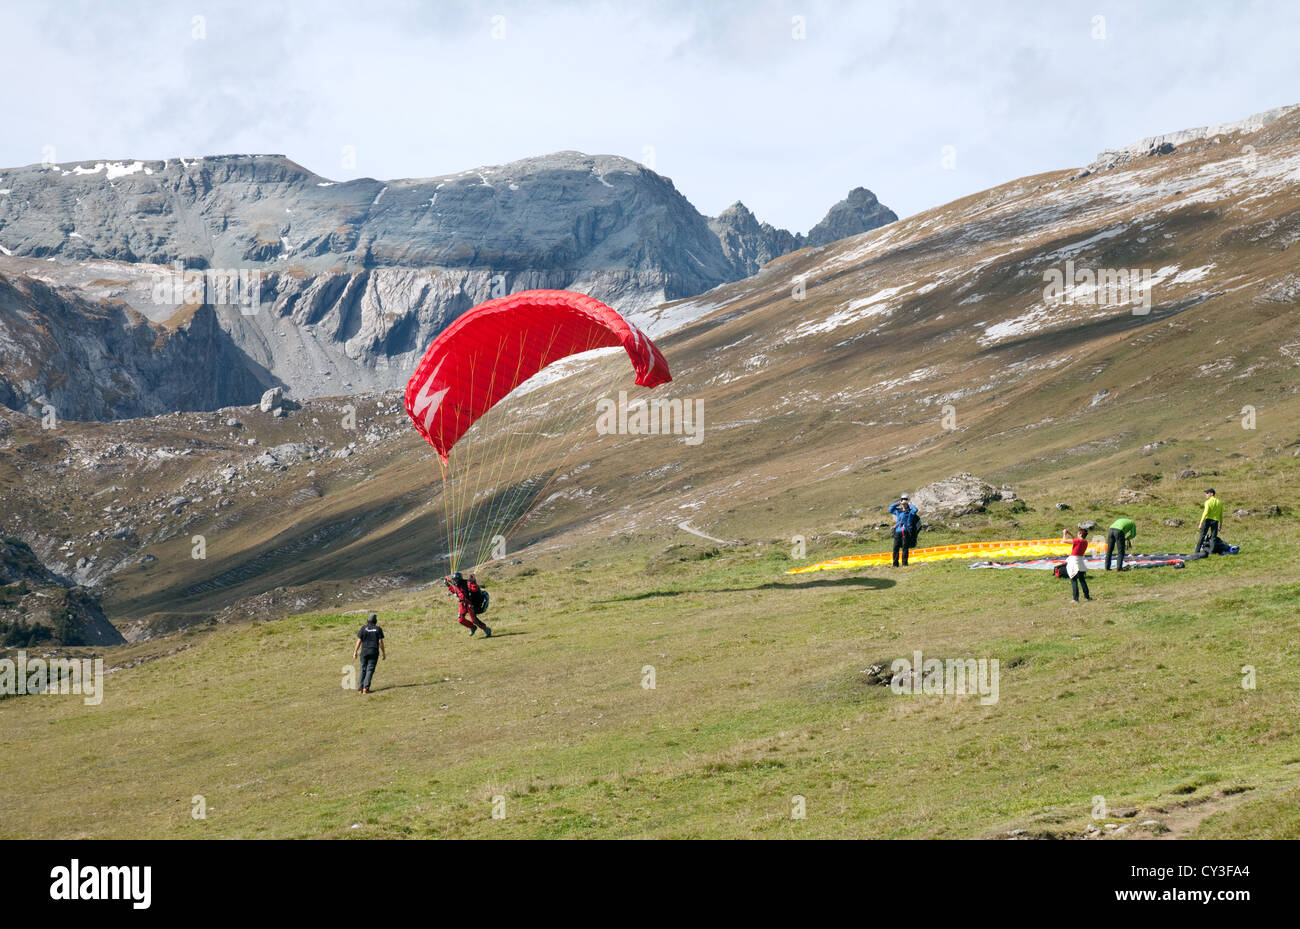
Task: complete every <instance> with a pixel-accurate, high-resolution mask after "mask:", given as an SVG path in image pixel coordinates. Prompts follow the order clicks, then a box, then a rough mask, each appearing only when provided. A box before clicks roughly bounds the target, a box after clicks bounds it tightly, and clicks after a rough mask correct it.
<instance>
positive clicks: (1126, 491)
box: [1115, 487, 1156, 503]
mask: <svg viewBox="0 0 1300 929" xmlns="http://www.w3.org/2000/svg"><path fill="white" fill-rule="evenodd" d="M1155 496H1156V495H1155V494H1149V493H1147V492H1146V491H1143V490H1132V489H1130V488H1128V487H1121V488H1120V491H1119V496H1118V497H1116V498H1115V502H1116V503H1145V502H1146V501H1148V500H1154V499H1155Z"/></svg>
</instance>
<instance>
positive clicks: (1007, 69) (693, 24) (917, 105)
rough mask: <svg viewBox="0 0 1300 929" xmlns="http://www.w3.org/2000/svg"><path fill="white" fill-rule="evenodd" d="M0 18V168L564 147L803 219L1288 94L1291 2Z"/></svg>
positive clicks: (906, 209)
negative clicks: (0, 43) (869, 197)
mask: <svg viewBox="0 0 1300 929" xmlns="http://www.w3.org/2000/svg"><path fill="white" fill-rule="evenodd" d="M1098 17H1101V18H1098ZM0 27H2V28H0V32H3V33H4V35H5V42H4V46H5V56H6V62H5V65H6V67H5V90H6V93H5V95H4V109H3V126H4V128H3V130H0V165H4V166H16V165H24V164H31V163H34V162H39V161H41V160H43V159H44V158H46V157H47V155H50V154H52V155H53V158H54V160H56V161H83V160H88V159H122V158H132V159H134V158H166V157H175V156H186V157H188V156H192V155H201V154H203V155H207V154H226V153H233V152H259V153H269V152H277V153H283V154H286V155H288V156H289V157H290V158H292V159H294V160H295V161H297V162H299V163H301V164H303V165H305V166H306V167H308V168H310V169H311V170H313V171H315V172H317V173H318V174H321V175H324V176H326V177H329V178H332V179H336V180H346V179H349V178H353V177H365V176H369V177H375V178H381V179H391V178H397V177H428V176H432V175H438V174H447V173H454V172H457V171H461V170H464V169H466V168H471V167H475V166H478V165H483V164H499V163H501V162H506V161H511V160H513V159H516V158H522V157H526V156H529V155H537V154H543V153H545V152H550V151H556V150H559V149H578V150H580V151H584V152H589V153H612V154H618V155H624V156H627V157H629V158H633V159H635V160H638V161H645V162H647V163H648V164H649V165H650V166H651V167H653V168H654V169H655V170H657V171H659V172H660V173H662V174H665V175H667V176H668V177H671V178H672V179H673V182H674V183H675V184H676V186H677V188H678V190H680V191H681V192H682V193H683V194H685V195H686V196H687V197H688V198H689V199H690V200H691V201H692V202H693V203H694V204H695V205H696V206H697V207H698V208H699V209H700V210H701V211H703V212H704V213H707V214H710V215H714V214H717V213H718V212H719V211H720V210H722V209H723V208H724V207H725V206H727V205H728V204H729V203H731V202H733V201H735V200H743V201H744V202H745V203H746V204H747V205H748V206H749V207H750V208H751V209H753V210H754V211H755V212H756V213H757V214H758V215H759V217H760V218H761V219H764V220H767V221H770V222H772V223H774V224H776V225H778V226H785V227H787V228H790V229H792V230H794V231H806V230H807V229H808V228H809V227H810V226H811V225H812V224H813V223H815V222H816V221H817V220H818V219H820V218H821V216H822V215H823V214H824V213H825V211H826V209H827V208H828V207H829V206H830V205H831V204H832V203H834V202H835V201H837V200H839V199H840V198H841V197H843V196H844V194H845V193H846V192H847V191H848V190H849V189H850V188H852V187H855V186H859V185H861V186H865V187H868V188H870V189H871V190H873V191H874V192H875V193H876V194H877V196H879V197H880V199H881V201H882V202H884V203H885V204H887V205H889V206H890V207H892V208H893V209H894V210H896V211H897V212H898V213H899V215H901V216H906V215H909V214H911V213H915V212H917V211H919V210H922V209H925V208H926V207H930V206H934V205H936V204H940V203H945V202H947V201H949V200H952V199H955V198H957V197H960V196H964V195H966V194H969V193H973V192H975V191H979V190H983V189H985V188H987V187H991V186H993V185H996V184H999V183H1002V182H1004V181H1007V180H1011V179H1013V178H1016V177H1021V176H1024V175H1028V174H1036V173H1039V172H1043V171H1050V170H1055V169H1059V168H1070V167H1075V166H1078V165H1082V164H1086V163H1088V162H1089V161H1091V160H1092V158H1093V156H1094V155H1095V154H1096V153H1097V152H1098V151H1100V150H1101V149H1103V148H1106V147H1108V146H1117V145H1121V144H1124V143H1128V142H1133V141H1136V140H1138V139H1140V138H1142V137H1144V136H1148V135H1154V134H1157V133H1161V132H1168V131H1172V130H1176V129H1184V128H1189V127H1192V126H1200V125H1206V124H1212V123H1218V122H1226V121H1231V120H1235V119H1239V118H1242V117H1245V116H1247V115H1249V114H1251V113H1254V112H1258V111H1260V110H1265V109H1269V108H1271V107H1274V106H1280V105H1283V104H1288V103H1297V102H1300V67H1298V66H1297V65H1296V60H1297V58H1298V57H1300V56H1297V55H1296V52H1295V43H1296V37H1297V35H1300V3H1294V2H1290V0H1278V2H1255V3H1248V2H1239V3H1227V2H1221V3H1209V2H1195V0H1170V2H1155V0H1152V2H1146V3H1142V2H1133V0H1129V2H1119V0H1089V2H1074V0H1065V2H1051V3H1046V2H1023V3H1012V2H992V0H989V2H977V0H965V2H962V0H958V2H937V0H936V2H914V3H905V2H865V0H863V2H857V3H844V4H839V3H830V2H812V0H809V2H805V0H792V2H786V0H772V2H735V3H730V2H725V0H700V2H697V3H687V2H662V3H656V4H649V3H646V4H634V3H630V2H627V3H625V2H609V3H585V2H569V3H566V2H548V0H531V2H528V3H510V2H496V0H493V2H487V3H471V2H464V3H453V2H445V3H442V2H423V3H420V2H395V0H366V2H355V0H352V2H342V3H334V2H328V0H316V2H302V3H283V2H279V0H257V2H251V3H225V2H209V0H186V2H181V3H162V2H158V3H147V2H128V0H116V2H112V3H107V2H93V0H85V2H70V0H69V2H59V0H53V2H48V0H47V2H45V3H41V4H37V3H33V2H28V0H0ZM948 146H951V149H950V150H948V151H949V154H950V155H951V157H950V158H948V159H947V161H946V163H945V158H944V155H945V151H946V147H948ZM347 151H351V152H354V153H355V165H354V166H353V165H351V164H350V162H348V161H347V160H346V157H347V156H346V152H347Z"/></svg>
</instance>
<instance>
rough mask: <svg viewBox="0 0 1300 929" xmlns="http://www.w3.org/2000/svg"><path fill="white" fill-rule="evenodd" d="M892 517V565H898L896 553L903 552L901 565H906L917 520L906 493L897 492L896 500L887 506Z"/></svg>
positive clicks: (914, 508) (917, 516)
mask: <svg viewBox="0 0 1300 929" xmlns="http://www.w3.org/2000/svg"><path fill="white" fill-rule="evenodd" d="M889 513H890V515H891V516H893V517H894V567H895V568H897V567H898V553H899V552H900V551H901V552H902V553H903V567H907V552H908V550H909V549H910V548H911V547H912V543H913V542H914V541H915V536H914V534H913V533H914V530H915V528H916V527H915V523H916V522H917V521H918V520H919V518H920V517H919V514H918V513H917V510H916V507H914V506H912V504H911V503H910V502H908V498H907V494H899V495H898V502H897V503H895V504H892V505H891V506H890V507H889Z"/></svg>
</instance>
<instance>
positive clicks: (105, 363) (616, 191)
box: [0, 152, 896, 418]
mask: <svg viewBox="0 0 1300 929" xmlns="http://www.w3.org/2000/svg"><path fill="white" fill-rule="evenodd" d="M741 209H742V210H743V207H742V208H741ZM895 218H896V217H895V216H894V214H893V213H892V212H890V211H889V210H888V209H886V208H885V207H883V206H881V205H880V204H879V203H878V202H877V201H876V199H875V197H874V195H872V194H870V192H868V191H865V190H864V189H862V188H857V189H856V190H854V191H853V192H852V193H850V195H849V197H848V198H846V200H844V201H842V202H841V203H840V204H837V205H836V206H835V207H833V208H832V210H831V211H830V212H829V213H828V215H827V217H826V219H825V220H823V221H822V222H821V223H820V224H818V226H817V227H815V228H814V229H813V231H812V232H811V233H810V234H809V236H807V237H804V236H802V235H795V234H792V233H789V232H786V231H785V230H779V229H775V228H773V227H772V226H770V225H768V224H765V223H764V224H759V223H758V222H757V220H755V219H754V218H753V216H752V214H749V212H748V210H743V215H742V214H741V213H726V214H724V215H723V216H721V217H719V218H718V219H716V220H709V219H706V218H705V217H704V216H702V215H700V214H699V212H698V211H696V210H695V208H694V207H693V206H692V205H691V204H690V203H689V201H687V200H686V198H685V197H683V196H682V195H681V194H680V193H679V192H678V191H677V190H676V188H675V187H674V186H673V184H672V181H670V180H669V179H668V178H665V177H662V176H661V175H658V174H656V173H655V172H653V171H651V170H649V169H648V168H646V167H644V166H643V165H640V164H638V163H636V162H633V161H630V160H628V159H625V158H619V157H615V156H609V155H596V156H589V155H584V154H581V153H579V152H557V153H554V154H551V155H546V156H542V157H539V158H530V159H524V160H522V161H518V162H513V163H511V164H506V165H499V166H493V167H484V168H478V169H474V170H470V171H464V172H460V173H458V174H455V175H446V176H443V177H436V178H426V179H400V180H394V181H377V180H372V179H369V178H363V179H358V180H353V181H347V182H342V183H339V182H334V181H329V180H326V179H324V178H322V177H320V176H319V175H316V174H314V173H312V172H311V171H308V170H307V169H305V168H303V167H302V166H300V165H297V164H295V163H294V162H292V161H290V160H289V159H287V158H285V157H284V156H280V155H230V156H217V157H210V158H200V159H195V160H186V159H168V160H166V161H161V162H158V161H130V162H103V161H100V162H91V163H82V164H65V165H33V166H29V167H25V168H17V169H8V170H3V171H0V274H5V275H24V276H28V277H33V278H35V279H37V280H39V281H42V282H44V283H45V284H48V285H50V286H51V287H53V288H55V289H58V288H64V289H70V290H71V291H74V292H75V293H73V294H72V295H70V296H69V297H68V301H67V303H66V304H65V305H64V306H63V307H62V308H61V309H62V312H61V313H57V314H54V315H52V316H51V317H50V318H49V319H48V320H46V321H45V324H44V328H46V329H48V330H49V333H50V336H51V338H53V339H54V340H55V341H58V340H59V334H60V333H62V332H64V331H67V332H68V334H69V338H72V339H76V338H77V336H76V333H75V332H73V330H65V329H64V328H63V327H64V326H66V325H69V324H70V319H71V318H72V317H73V316H75V315H76V313H78V312H80V313H91V314H92V315H94V314H98V315H104V314H105V313H111V311H110V310H107V309H105V308H99V309H97V310H93V311H92V310H90V309H89V308H88V307H87V306H85V305H84V304H83V303H82V302H81V301H82V300H88V301H93V300H97V299H115V300H118V301H120V302H121V303H123V304H125V305H126V306H127V307H129V308H131V309H133V310H134V311H136V312H137V313H139V314H141V315H143V316H145V317H147V318H148V320H149V321H150V322H151V323H153V324H156V325H158V326H162V327H167V326H171V325H173V322H174V320H176V319H177V318H183V319H186V320H188V319H190V318H191V317H192V316H193V310H194V306H193V305H198V306H203V305H207V306H209V307H211V308H213V309H215V310H216V311H217V312H216V316H215V319H216V322H217V324H218V326H219V327H220V329H221V330H222V331H223V332H224V333H225V336H226V338H225V340H224V341H225V342H227V343H229V345H228V346H227V347H233V349H234V351H235V354H238V353H243V354H244V355H246V356H247V357H246V360H245V361H244V362H243V363H240V362H239V360H238V359H237V358H234V357H233V356H232V354H231V353H230V352H229V351H226V352H223V353H221V354H220V355H217V356H214V361H215V362H218V363H219V364H220V365H221V366H222V367H223V368H224V369H229V370H231V374H230V377H229V378H228V382H229V383H228V385H227V386H229V390H225V391H224V392H223V391H222V390H221V389H220V388H221V386H222V384H225V383H226V382H216V386H215V387H214V388H213V389H215V391H216V393H215V394H213V395H211V396H209V395H204V396H202V397H201V398H197V397H196V398H195V399H194V401H193V403H194V405H178V406H172V407H171V408H173V409H198V408H201V409H214V408H216V407H219V406H223V405H230V404H238V403H244V402H248V390H250V389H251V388H249V387H248V385H249V384H251V383H253V382H256V384H258V385H261V386H265V385H267V384H271V383H275V384H280V385H282V386H284V387H285V388H287V389H288V390H289V391H290V392H291V393H292V394H294V395H296V396H298V397H300V398H301V397H311V396H320V395H329V394H334V393H344V392H349V391H353V390H362V389H385V388H392V387H396V386H400V385H401V384H402V383H404V382H405V380H406V378H407V377H408V376H409V374H410V371H411V370H412V369H413V368H414V365H415V362H416V361H417V360H418V357H419V353H420V352H421V351H422V350H423V348H424V347H425V346H426V345H427V344H428V343H429V342H430V341H431V340H432V339H433V337H434V336H436V335H437V333H438V332H440V331H441V330H442V329H443V328H444V327H445V326H446V325H447V324H448V323H450V322H451V320H453V319H455V318H456V316H457V315H459V314H460V313H461V312H463V311H464V310H466V309H468V308H469V307H471V306H473V305H474V304H476V303H479V302H481V301H482V300H486V299H489V298H490V297H493V296H500V295H502V294H505V293H510V292H514V291H518V290H524V289H529V288H535V287H547V288H568V289H574V290H580V291H582V292H584V293H589V294H591V295H592V296H595V297H597V298H599V299H601V300H604V301H606V302H608V303H610V304H611V305H613V306H615V307H617V308H618V309H619V310H621V311H623V312H625V313H628V314H633V315H635V314H637V313H639V312H644V311H646V310H648V309H649V308H651V307H653V306H656V305H658V304H661V303H663V302H665V301H669V300H674V299H679V298H682V297H689V296H693V295H695V294H698V293H702V292H704V291H706V290H708V289H710V288H712V287H714V286H716V285H718V284H720V283H724V282H727V281H735V280H738V279H740V278H743V277H746V276H748V275H750V274H753V273H754V272H755V271H756V270H757V269H758V267H759V266H760V265H761V264H763V263H765V262H766V261H770V260H772V259H773V258H775V257H779V256H780V255H783V254H785V253H787V252H788V251H790V250H792V249H796V248H801V247H804V246H805V245H808V244H814V245H815V244H823V243H825V242H828V241H831V237H833V236H841V235H851V234H854V233H857V232H862V231H866V230H867V229H870V228H875V227H876V226H879V225H881V224H883V223H887V222H890V221H893V220H894V219H895ZM92 269H93V270H92ZM200 271H202V272H204V273H203V275H200V274H199V272H200ZM196 279H197V282H198V286H197V287H196V286H193V285H194V284H195V281H196ZM226 279H230V280H233V281H234V285H235V286H234V287H233V290H234V291H237V293H235V294H234V295H233V296H232V295H231V293H229V290H230V288H228V289H227V290H219V288H218V287H217V286H216V284H217V282H218V281H219V280H220V281H226ZM11 286H13V285H11ZM51 292H53V291H51ZM59 292H60V293H62V292H63V291H59ZM44 298H45V299H46V300H47V301H48V300H49V299H52V298H51V297H50V296H49V295H48V294H47V295H45V296H44ZM182 311H185V312H184V313H183V312H182ZM206 313H207V311H206V310H205V315H204V316H203V317H202V321H201V322H202V324H206V323H207V322H208V317H207V316H206ZM30 315H31V314H30V313H29V314H28V316H29V317H30ZM14 325H15V323H14V321H13V317H11V316H10V315H9V314H4V315H0V352H3V351H4V346H6V345H12V344H13V343H17V342H22V341H23V340H22V339H21V338H20V337H19V336H18V335H16V334H14V333H13V332H6V331H5V330H6V329H8V328H10V327H12V326H14ZM27 325H28V328H31V320H30V318H29V319H28V320H27ZM78 328H86V329H93V328H94V327H93V326H90V325H87V326H84V327H82V326H74V327H73V329H78ZM156 341H158V342H160V343H165V342H167V341H168V340H167V339H166V337H165V336H164V335H163V334H162V333H161V330H158V334H157V336H156ZM87 349H89V346H88V345H87ZM11 350H12V349H11ZM39 359H40V355H39V353H38V352H36V350H35V346H34V345H33V344H32V342H31V339H30V338H29V339H27V344H26V348H25V352H23V353H20V356H18V357H15V358H14V360H13V361H11V362H10V361H8V359H6V360H7V364H6V369H8V368H9V367H10V366H11V365H19V364H22V365H26V366H30V364H37V365H38V366H39V365H41V364H44V366H46V367H49V368H53V367H56V363H55V362H56V360H55V359H54V357H53V356H50V357H49V358H46V359H45V360H44V361H43V362H41V361H40V360H39ZM82 360H83V361H84V365H83V368H82V370H84V371H89V370H93V369H96V368H100V369H102V368H111V367H113V366H114V365H115V364H116V363H123V364H125V365H126V366H128V367H135V368H137V369H141V370H143V369H147V368H149V367H151V366H157V367H158V368H159V371H158V373H157V375H156V379H157V380H159V381H161V382H167V381H169V380H170V379H171V377H172V375H171V374H170V373H168V371H169V370H170V369H168V367H167V364H168V363H167V360H166V359H153V358H151V357H149V356H148V354H147V353H143V354H139V353H137V354H135V355H133V356H132V357H131V358H130V359H127V358H125V357H123V356H120V355H114V354H113V353H112V352H111V351H110V350H109V349H108V347H107V346H105V351H104V352H103V353H101V355H100V357H98V358H91V357H90V356H89V355H87V356H86V357H85V358H84V359H82ZM232 366H233V368H237V369H240V370H237V371H236V370H233V369H232ZM3 380H4V383H3V385H0V390H2V391H3V392H4V395H5V396H6V397H7V398H8V399H7V400H5V401H4V402H6V403H7V404H8V405H10V406H13V407H15V408H22V409H25V410H26V411H27V412H33V411H34V410H35V409H36V408H37V406H39V405H40V403H43V402H44V398H43V397H42V396H40V395H39V394H38V393H37V392H34V391H35V388H37V387H40V386H42V385H40V384H39V383H38V380H39V379H35V378H30V377H29V378H27V379H25V380H15V379H14V378H11V377H6V378H4V379H3ZM82 380H83V381H84V380H87V378H85V377H83V378H82ZM213 383H214V382H212V381H209V384H210V385H212V384H213ZM92 389H93V388H92ZM209 393H210V394H211V393H212V391H209ZM169 402H170V401H169V400H165V399H164V398H162V397H157V398H152V399H150V400H146V401H143V406H141V404H139V403H134V402H118V397H117V394H116V393H114V392H110V391H105V392H101V395H100V396H98V397H96V398H94V399H93V400H87V401H86V402H85V403H83V404H81V406H80V408H82V409H88V410H93V411H94V413H93V415H94V416H95V418H113V417H120V416H131V415H141V413H140V412H139V410H141V409H145V410H147V411H148V412H158V411H159V409H158V408H159V407H161V408H163V409H165V408H166V407H167V404H168V403H169Z"/></svg>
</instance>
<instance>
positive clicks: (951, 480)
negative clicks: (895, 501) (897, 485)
mask: <svg viewBox="0 0 1300 929" xmlns="http://www.w3.org/2000/svg"><path fill="white" fill-rule="evenodd" d="M1003 496H1004V492H1003V491H1001V490H998V489H997V488H996V487H994V486H993V485H992V484H990V483H989V482H988V481H985V480H982V479H980V478H978V477H976V476H975V475H973V474H970V473H968V472H963V473H961V474H956V475H953V476H952V477H946V478H944V479H943V480H941V481H935V482H934V483H933V484H928V485H926V486H925V487H922V488H921V489H920V490H918V491H917V492H916V493H914V494H912V504H913V505H914V506H915V507H916V508H917V509H918V510H920V511H921V512H922V513H923V514H926V515H929V514H935V515H939V516H965V515H966V514H968V513H981V512H983V511H984V508H985V507H986V506H988V504H990V503H992V502H993V501H995V500H1001V499H1002V498H1003Z"/></svg>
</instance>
